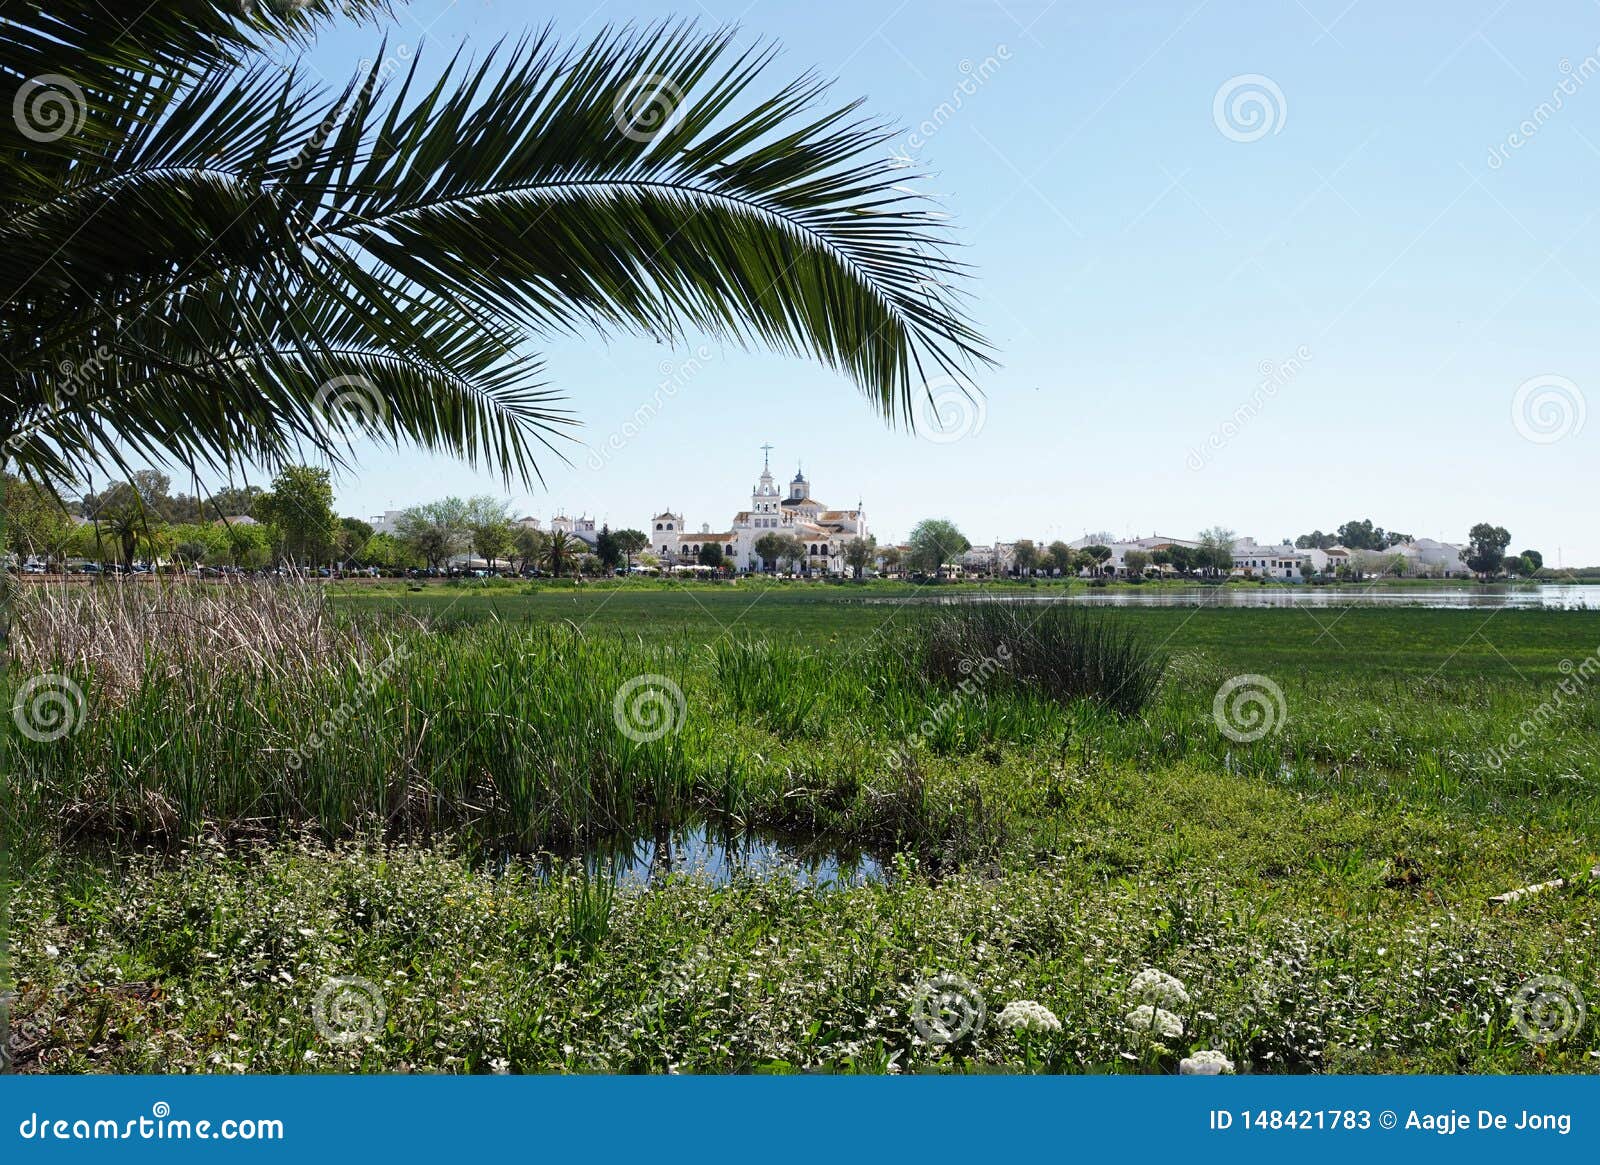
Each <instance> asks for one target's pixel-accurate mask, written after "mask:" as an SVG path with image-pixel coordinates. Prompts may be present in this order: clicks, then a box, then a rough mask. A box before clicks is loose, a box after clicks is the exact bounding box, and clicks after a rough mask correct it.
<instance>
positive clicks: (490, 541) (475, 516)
mask: <svg viewBox="0 0 1600 1165" xmlns="http://www.w3.org/2000/svg"><path fill="white" fill-rule="evenodd" d="M462 525H463V528H464V529H465V531H466V535H467V540H468V542H469V544H470V545H471V547H472V552H473V553H474V554H476V555H477V556H478V557H479V558H481V559H483V561H484V562H485V563H486V564H487V565H488V567H489V569H490V570H493V569H494V565H495V563H497V562H498V561H500V559H501V557H502V556H504V555H507V554H509V553H510V552H511V535H512V528H511V515H510V513H509V512H508V508H507V503H506V502H504V501H502V500H500V499H499V498H495V497H490V496H489V495H488V494H479V495H478V496H477V497H474V498H469V499H468V500H467V503H466V507H465V511H464V513H463V515H462Z"/></svg>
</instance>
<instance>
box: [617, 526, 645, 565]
mask: <svg viewBox="0 0 1600 1165" xmlns="http://www.w3.org/2000/svg"><path fill="white" fill-rule="evenodd" d="M611 538H612V541H613V542H614V543H615V544H616V547H617V549H618V550H619V551H620V552H621V553H622V557H623V558H624V559H625V560H626V561H627V564H628V569H629V570H630V571H631V570H632V569H633V556H634V555H635V554H638V553H639V551H641V550H643V549H644V548H645V547H646V546H648V545H650V538H649V536H648V535H647V534H645V532H644V531H643V530H634V529H627V530H618V531H617V532H616V533H615V534H613V535H612V536H611Z"/></svg>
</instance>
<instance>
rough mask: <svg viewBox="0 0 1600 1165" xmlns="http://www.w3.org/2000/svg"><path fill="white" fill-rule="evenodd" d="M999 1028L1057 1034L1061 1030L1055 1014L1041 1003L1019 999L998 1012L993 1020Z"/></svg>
mask: <svg viewBox="0 0 1600 1165" xmlns="http://www.w3.org/2000/svg"><path fill="white" fill-rule="evenodd" d="M995 1022H996V1023H998V1024H999V1025H1000V1026H1001V1027H1004V1028H1012V1029H1014V1030H1017V1031H1030V1032H1058V1031H1060V1030H1061V1021H1060V1020H1059V1019H1057V1018H1056V1013H1055V1012H1053V1011H1051V1010H1050V1009H1049V1008H1048V1007H1046V1006H1045V1005H1044V1004H1042V1003H1035V1002H1034V1001H1033V1000H1031V999H1019V1000H1017V1001H1016V1002H1015V1003H1008V1004H1006V1005H1005V1007H1003V1008H1002V1009H1001V1011H1000V1015H999V1016H998V1017H997V1018H996V1020H995Z"/></svg>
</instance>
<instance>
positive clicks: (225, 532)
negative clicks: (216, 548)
mask: <svg viewBox="0 0 1600 1165" xmlns="http://www.w3.org/2000/svg"><path fill="white" fill-rule="evenodd" d="M240 516H244V515H240ZM213 528H214V529H216V530H218V531H220V532H221V535H222V541H223V550H224V553H226V554H227V556H228V561H229V562H231V563H233V565H234V566H241V567H251V568H259V567H263V566H266V565H267V563H268V562H270V561H271V560H272V547H273V544H274V543H275V542H277V540H278V531H277V528H276V527H274V526H270V525H264V524H262V523H260V522H224V523H221V524H219V525H216V526H215V527H213Z"/></svg>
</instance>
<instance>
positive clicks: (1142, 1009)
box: [1125, 1003, 1183, 1039]
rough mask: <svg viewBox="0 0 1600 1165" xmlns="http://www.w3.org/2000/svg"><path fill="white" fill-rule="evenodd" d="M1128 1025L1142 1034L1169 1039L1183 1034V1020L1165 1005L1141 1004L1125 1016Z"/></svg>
mask: <svg viewBox="0 0 1600 1165" xmlns="http://www.w3.org/2000/svg"><path fill="white" fill-rule="evenodd" d="M1125 1018H1126V1020H1127V1023H1128V1026H1129V1027H1130V1028H1132V1029H1133V1030H1134V1031H1136V1032H1138V1033H1140V1034H1142V1035H1157V1036H1163V1037H1165V1038H1167V1039H1177V1038H1178V1037H1179V1036H1181V1035H1182V1034H1183V1020H1181V1019H1179V1018H1178V1017H1177V1016H1176V1015H1173V1014H1172V1012H1170V1011H1168V1010H1167V1009H1166V1008H1165V1007H1152V1006H1150V1004H1148V1003H1145V1004H1141V1005H1140V1006H1138V1007H1135V1008H1134V1009H1133V1010H1132V1011H1130V1012H1128V1014H1127V1016H1126V1017H1125Z"/></svg>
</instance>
